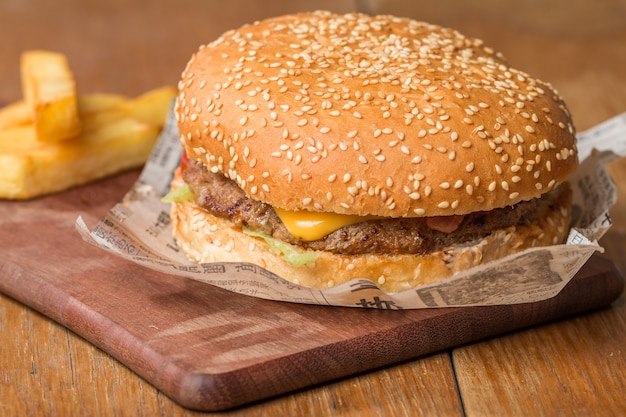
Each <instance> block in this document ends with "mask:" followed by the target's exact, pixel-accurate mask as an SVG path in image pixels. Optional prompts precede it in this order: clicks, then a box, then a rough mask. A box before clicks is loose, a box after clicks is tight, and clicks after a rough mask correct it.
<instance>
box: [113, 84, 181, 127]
mask: <svg viewBox="0 0 626 417" xmlns="http://www.w3.org/2000/svg"><path fill="white" fill-rule="evenodd" d="M175 94H176V89H175V88H173V87H161V88H155V89H154V90H151V91H148V92H147V93H144V94H142V95H140V96H139V97H137V98H134V99H132V100H128V101H126V102H123V103H121V106H120V107H121V108H122V109H124V111H125V112H126V114H128V115H130V116H132V117H134V118H135V119H137V120H142V121H144V122H146V123H149V124H158V123H163V114H162V111H161V109H163V108H168V107H169V105H170V104H171V103H172V97H174V95H175Z"/></svg>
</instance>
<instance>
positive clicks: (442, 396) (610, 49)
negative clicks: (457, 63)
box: [0, 0, 626, 416]
mask: <svg viewBox="0 0 626 417" xmlns="http://www.w3.org/2000/svg"><path fill="white" fill-rule="evenodd" d="M357 7H358V8H361V9H363V8H367V9H368V10H369V11H371V12H374V13H375V12H395V13H398V14H405V15H411V16H413V17H417V18H422V19H425V20H429V21H432V22H435V23H441V24H444V25H448V26H454V27H455V28H458V29H459V30H461V31H462V32H464V33H466V34H468V35H473V36H479V37H482V38H483V39H485V41H486V42H487V43H488V44H489V45H492V46H493V47H495V48H496V49H499V50H500V51H502V52H503V53H504V55H505V56H506V57H507V58H508V60H509V61H510V62H511V63H512V64H514V65H516V66H518V67H520V68H521V69H524V70H526V71H528V72H529V73H531V74H534V75H537V76H539V77H541V78H543V79H545V80H548V81H550V82H552V83H553V84H554V85H555V87H556V88H557V89H558V90H559V91H560V93H561V94H562V95H563V96H564V98H565V99H566V101H567V103H568V106H569V107H570V109H571V110H572V113H573V115H574V120H575V122H576V125H577V127H578V129H579V130H585V129H587V128H590V127H592V126H593V125H595V124H597V123H600V122H602V121H604V120H606V119H608V118H610V117H612V116H615V115H617V114H620V113H622V112H624V111H626V82H624V80H623V69H624V68H626V5H625V4H624V2H623V1H621V0H599V1H597V2H571V1H565V0H545V1H541V2H540V1H539V0H532V1H529V2H524V3H523V4H521V3H520V4H510V3H508V2H497V1H494V0H478V1H475V2H471V3H468V2H460V1H459V0H444V1H439V2H420V3H419V5H417V3H413V2H403V1H399V0H398V1H396V0H378V1H377V0H369V1H367V0H361V1H306V2H305V1H264V2H247V1H243V0H231V1H229V2H211V1H200V0H181V1H179V2H166V1H164V0H158V1H147V0H128V1H120V0H105V1H100V2H80V1H78V0H58V1H55V2H42V1H37V0H21V1H6V2H1V3H0V62H2V63H3V65H1V66H0V79H1V80H2V81H0V103H8V102H10V101H13V100H15V99H17V98H18V97H19V95H20V86H19V74H18V73H19V71H18V67H17V62H18V58H19V53H20V52H21V51H22V50H24V49H28V48H51V49H56V50H60V51H62V52H65V53H67V54H68V55H69V57H70V62H71V64H72V67H73V69H74V71H75V73H76V74H77V80H78V83H79V88H81V90H82V91H85V92H87V91H106V92H121V93H127V94H137V93H140V92H143V91H145V90H147V89H149V88H153V87H156V86H159V85H164V84H170V85H174V84H175V83H176V82H177V79H178V76H179V74H180V71H181V70H182V68H183V66H184V64H185V63H186V61H187V59H188V57H189V55H190V54H191V53H192V52H193V51H194V50H195V49H196V47H197V46H198V45H199V44H200V43H203V42H206V41H209V40H211V39H213V38H214V37H216V36H217V35H218V34H219V33H221V32H222V31H224V30H226V29H229V28H231V27H235V26H238V25H240V24H242V23H245V22H248V21H251V20H254V19H258V18H262V17H266V16H271V15H275V14H279V13H287V12H293V11H297V10H310V9H315V8H327V9H331V10H336V11H347V10H354V9H356V8H357ZM131 175H132V174H131ZM124 191H125V190H120V194H119V196H121V195H122V194H123V192H124ZM87 197H89V198H94V199H97V198H98V196H97V195H96V196H93V195H90V196H87ZM110 197H113V196H110ZM72 204H76V202H74V203H72ZM62 208H63V207H62V205H61V207H58V209H60V210H61V209H62ZM102 209H103V210H104V209H105V208H104V207H102ZM615 210H626V205H624V202H618V206H617V207H616V208H615ZM33 215H36V213H33ZM616 226H620V227H616V228H614V229H613V230H611V231H610V232H609V234H608V235H607V236H605V237H604V238H603V239H602V241H601V244H603V245H604V246H605V247H606V255H607V256H608V257H610V258H611V259H612V260H613V261H614V262H615V263H616V265H618V266H619V268H620V269H621V270H622V271H624V270H626V257H624V256H623V255H624V249H623V248H624V244H625V243H626V235H625V234H624V233H623V232H620V230H622V231H623V230H625V229H624V227H626V225H616ZM18 230H19V226H15V227H14V228H12V229H11V230H10V232H8V233H5V232H4V231H3V233H2V235H1V236H0V239H2V240H6V239H11V238H12V237H13V236H14V233H16V232H18ZM33 245H35V243H33ZM0 256H1V257H2V259H6V258H5V256H6V254H5V253H2V254H1V255H0ZM6 273H7V271H5V270H3V269H0V279H1V280H4V279H5V278H6V276H7V274H6ZM15 278H17V279H19V276H17V277H15V276H12V279H15ZM93 296H94V297H95V296H97V294H94V295H93ZM152 330H154V329H152ZM625 330H626V301H625V298H624V295H622V296H620V298H619V299H618V300H617V301H616V302H614V303H613V304H612V306H611V307H610V308H607V309H602V310H600V311H597V312H594V313H589V314H582V315H577V316H575V317H573V318H569V319H566V320H558V321H555V322H551V323H549V324H544V325H540V326H534V327H533V328H531V329H527V330H523V331H517V332H513V333H510V334H506V335H502V336H500V337H495V338H491V339H488V340H485V341H482V342H478V343H472V344H467V345H465V346H462V347H460V348H456V349H450V350H446V351H443V352H440V353H436V354H432V355H428V356H426V357H422V358H420V359H417V360H406V361H403V362H401V363H399V364H396V365H392V366H384V367H382V368H380V369H377V370H373V371H367V372H363V373H360V374H357V375H355V376H351V377H346V378H343V379H340V380H336V381H333V382H329V383H324V384H320V385H316V386H314V387H311V388H307V389H301V390H298V391H295V392H292V393H289V394H284V395H281V396H278V397H273V398H271V399H268V400H265V401H261V402H256V403H253V404H251V405H247V406H245V407H240V408H237V409H235V410H231V411H228V412H222V413H219V414H218V415H246V416H247V415H259V416H270V415H271V416H274V415H353V416H368V415H372V416H374V415H375V416H381V415H390V416H391V415H393V416H402V415H418V416H419V415H444V416H447V415H459V416H461V415H468V416H482V415H517V414H521V415H546V416H547V415H580V416H585V415H599V416H602V415H606V416H618V415H625V414H626V401H625V400H624V395H623V393H624V392H625V386H626V382H625V380H626V371H624V370H625V369H626V358H625V353H624V346H626V331H625ZM0 339H1V341H0V415H3V416H5V415H6V416H23V415H34V416H39V415H42V416H43V415H45V416H57V415H63V416H66V415H102V416H125V415H146V416H154V415H167V416H192V415H210V414H212V413H199V412H194V411H190V410H189V409H186V408H183V407H180V406H179V405H177V404H176V403H175V402H173V401H171V400H170V399H169V398H168V397H167V396H166V395H164V394H163V392H162V391H159V390H158V389H156V388H155V387H154V386H153V385H152V384H150V383H148V382H146V380H144V379H143V378H142V377H140V376H138V375H137V374H136V373H135V372H132V371H130V370H129V369H128V368H127V367H126V366H125V365H124V364H123V363H121V362H120V361H118V360H115V359H113V358H112V357H111V356H109V355H108V354H106V353H105V352H103V351H102V350H101V349H99V348H97V347H95V346H94V345H93V344H92V343H90V342H87V341H85V340H84V339H83V338H81V337H80V336H79V335H77V334H76V333H74V332H72V331H68V330H67V328H65V327H63V326H61V325H59V324H57V323H56V322H55V321H53V320H50V319H48V318H47V317H45V316H43V315H41V314H40V313H38V312H36V311H34V310H32V309H30V308H29V307H26V306H24V304H22V303H19V302H17V301H16V300H15V299H13V298H11V297H8V296H6V295H3V294H0Z"/></svg>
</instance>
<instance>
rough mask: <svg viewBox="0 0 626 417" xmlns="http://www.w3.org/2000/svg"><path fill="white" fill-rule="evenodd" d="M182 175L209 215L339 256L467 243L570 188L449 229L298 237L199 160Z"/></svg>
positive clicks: (399, 222)
mask: <svg viewBox="0 0 626 417" xmlns="http://www.w3.org/2000/svg"><path fill="white" fill-rule="evenodd" d="M183 179H184V180H185V182H186V183H187V184H188V185H189V187H190V189H191V190H192V192H193V193H194V195H195V198H196V203H197V204H198V205H199V206H201V207H203V208H204V209H205V210H207V211H208V212H210V213H211V214H213V215H214V216H217V217H221V218H227V219H229V220H230V221H231V222H232V223H233V225H234V226H236V227H240V228H248V229H250V230H254V231H257V232H260V233H264V234H266V235H269V236H273V237H274V238H277V239H280V240H282V241H285V242H288V243H291V244H293V245H297V246H300V247H303V248H308V249H313V250H320V251H329V252H332V253H337V254H345V255H358V254H367V253H385V254H390V255H396V254H418V255H421V254H425V253H428V252H432V251H436V250H441V249H444V248H446V247H449V246H451V245H453V244H459V243H465V242H467V243H468V244H472V242H474V241H476V240H478V239H481V238H483V237H485V236H487V235H488V234H490V233H491V232H492V231H493V230H497V229H502V228H506V227H509V226H515V225H527V224H532V223H533V222H534V221H535V219H537V218H540V216H544V215H546V214H547V213H548V212H549V211H550V210H557V209H558V208H557V207H558V202H559V201H562V200H561V199H562V198H570V196H571V190H570V188H569V187H568V186H563V185H562V186H560V187H558V188H557V189H555V190H553V191H550V192H549V193H547V194H545V195H544V196H542V198H540V199H533V200H530V201H524V202H520V203H517V204H516V205H514V206H509V207H504V208H500V209H496V210H491V211H481V212H475V213H470V214H467V215H465V216H463V219H462V221H461V222H460V224H459V226H458V227H457V228H456V229H455V230H453V231H451V232H449V233H446V232H442V231H439V230H435V229H433V228H431V227H429V222H428V220H427V219H428V218H426V217H416V218H397V219H381V220H368V221H364V222H361V223H355V224H352V225H349V226H345V227H342V228H340V229H338V230H336V231H334V232H332V233H330V234H328V235H326V236H324V237H323V238H321V239H319V240H315V241H303V240H301V239H298V238H296V237H294V236H293V235H291V234H290V233H289V231H288V230H287V228H286V227H285V225H284V224H283V222H282V221H281V220H280V218H279V217H278V215H277V214H276V212H275V211H274V209H273V208H272V206H271V205H269V204H266V203H262V202H260V201H257V200H254V199H252V198H250V197H248V196H247V195H246V194H245V193H244V192H243V190H242V189H241V188H239V187H238V186H237V184H236V183H235V182H234V181H232V180H230V179H228V178H226V177H225V176H224V175H223V174H221V173H217V174H214V173H211V172H210V171H208V170H207V169H206V167H205V166H204V165H203V164H202V163H200V162H197V161H193V160H190V161H189V164H188V165H187V168H186V169H185V170H184V172H183ZM431 225H432V224H431Z"/></svg>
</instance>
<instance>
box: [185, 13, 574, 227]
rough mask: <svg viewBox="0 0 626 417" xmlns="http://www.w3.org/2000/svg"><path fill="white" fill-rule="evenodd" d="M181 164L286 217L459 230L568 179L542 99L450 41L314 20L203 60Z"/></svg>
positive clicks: (194, 79)
mask: <svg viewBox="0 0 626 417" xmlns="http://www.w3.org/2000/svg"><path fill="white" fill-rule="evenodd" d="M179 91H180V93H179V95H178V100H177V107H176V115H177V118H178V124H179V129H180V133H181V142H182V144H183V146H184V148H185V151H186V154H187V155H188V157H189V158H192V159H196V160H199V161H201V162H202V163H204V164H205V165H206V166H207V167H208V168H209V169H210V170H212V171H213V172H222V173H224V174H225V175H227V176H228V177H229V178H231V179H232V180H234V181H235V182H236V183H237V184H238V185H239V186H240V187H241V188H242V189H243V190H244V191H245V193H246V194H247V195H249V196H250V197H252V198H254V199H257V200H260V201H262V202H265V203H268V204H271V205H272V206H274V207H280V208H284V209H288V210H312V211H328V212H336V213H344V214H359V215H377V216H384V217H430V216H448V215H453V214H456V215H458V214H467V213H470V212H475V211H479V210H482V211H484V210H491V209H494V208H499V207H506V206H510V205H513V204H515V203H518V202H520V201H525V200H530V199H533V198H537V197H540V196H541V195H542V194H543V193H545V192H547V191H549V190H552V189H554V188H556V187H557V186H558V185H559V184H561V183H562V182H564V181H565V180H566V178H567V177H568V175H569V174H570V173H571V172H572V171H573V170H574V169H575V168H576V166H577V163H578V160H577V152H576V146H575V136H574V135H575V130H574V127H573V124H572V120H571V117H570V114H569V112H568V110H567V108H566V106H565V104H564V103H563V101H562V99H561V98H560V97H559V96H558V94H557V93H556V91H555V90H554V89H553V88H552V87H551V86H550V85H549V84H547V83H545V82H542V81H539V80H537V79H534V78H532V77H531V76H529V75H527V74H525V73H524V72H522V71H519V70H516V69H514V68H511V67H510V66H509V65H508V64H507V63H506V62H505V61H504V59H503V58H502V56H501V55H500V54H498V53H495V52H494V51H492V50H491V49H489V48H487V47H485V46H484V45H483V43H482V42H481V41H479V40H476V39H469V38H466V37H464V36H463V35H461V34H459V33H458V32H456V31H453V30H450V29H445V28H442V27H439V26H434V25H430V24H426V23H421V22H417V21H413V20H410V19H404V18H396V17H390V16H374V17H372V16H366V15H361V14H349V15H335V14H331V13H327V12H317V13H306V14H295V15H287V16H282V17H277V18H273V19H269V20H265V21H261V22H257V23H254V24H251V25H247V26H244V27H242V28H239V29H237V30H234V31H231V32H228V33H226V34H224V35H223V36H222V37H220V38H219V39H217V40H216V41H214V42H212V43H210V44H208V45H205V46H202V47H201V48H200V49H199V50H198V51H197V53H196V54H195V55H194V56H193V57H192V59H191V60H190V62H189V63H188V65H187V67H186V69H185V71H184V73H183V75H182V79H181V81H180V84H179Z"/></svg>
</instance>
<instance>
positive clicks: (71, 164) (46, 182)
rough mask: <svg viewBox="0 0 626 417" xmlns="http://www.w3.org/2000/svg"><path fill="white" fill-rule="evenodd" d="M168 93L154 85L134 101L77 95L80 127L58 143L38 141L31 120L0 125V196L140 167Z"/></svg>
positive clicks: (28, 194)
mask: <svg viewBox="0 0 626 417" xmlns="http://www.w3.org/2000/svg"><path fill="white" fill-rule="evenodd" d="M168 91H169V93H168V94H169V95H167V94H165V92H168ZM174 93H175V90H174V89H169V90H168V89H155V90H153V91H150V92H148V93H146V94H145V95H143V96H139V97H137V98H136V99H135V98H133V99H128V98H125V97H123V96H119V95H112V94H90V95H85V96H81V97H79V99H78V103H79V105H78V107H79V109H80V111H79V114H80V117H81V125H82V131H81V133H80V134H79V135H78V136H77V137H75V138H73V139H68V140H64V141H52V142H51V141H48V142H43V141H41V140H39V139H38V134H37V130H36V127H35V125H34V124H33V123H32V122H26V123H21V122H20V123H21V124H17V123H10V125H9V126H6V127H5V128H0V198H4V199H30V198H34V197H38V196H41V195H45V194H50V193H54V192H59V191H63V190H65V189H68V188H70V187H73V186H77V185H81V184H85V183H88V182H91V181H94V180H97V179H100V178H104V177H106V176H108V175H112V174H115V173H117V172H121V171H124V170H127V169H130V168H134V167H138V166H141V165H142V164H143V163H144V162H145V161H146V160H147V159H148V157H149V156H150V152H151V150H152V148H153V146H154V143H155V142H156V138H157V136H158V134H159V132H160V130H161V129H162V127H163V123H164V122H165V117H166V115H167V112H168V110H169V107H170V103H171V101H172V98H173V97H174ZM146 97H147V98H149V97H153V99H147V98H146ZM5 109H6V108H5ZM145 115H150V117H146V116H145ZM142 119H144V120H142ZM7 120H9V119H8V118H7ZM11 120H12V121H16V120H18V119H17V118H11Z"/></svg>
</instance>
